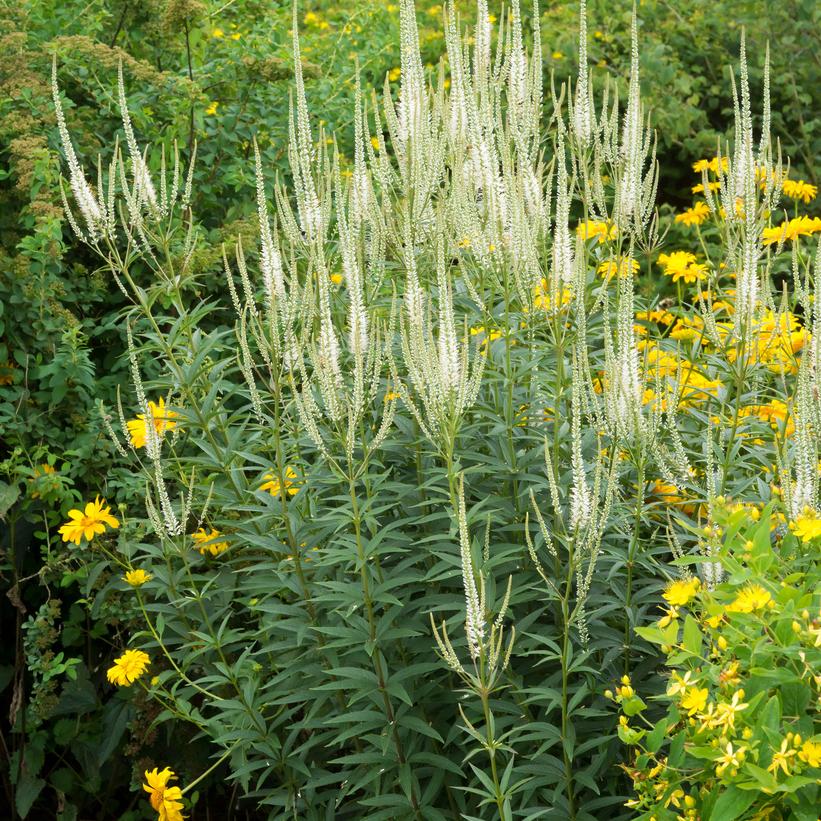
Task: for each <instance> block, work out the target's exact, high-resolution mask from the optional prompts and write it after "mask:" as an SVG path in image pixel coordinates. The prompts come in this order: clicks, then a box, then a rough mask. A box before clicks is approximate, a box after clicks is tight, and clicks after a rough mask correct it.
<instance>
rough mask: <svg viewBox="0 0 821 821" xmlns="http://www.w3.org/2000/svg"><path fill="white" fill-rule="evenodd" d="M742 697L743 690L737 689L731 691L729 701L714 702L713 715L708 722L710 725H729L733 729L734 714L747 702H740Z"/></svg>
mask: <svg viewBox="0 0 821 821" xmlns="http://www.w3.org/2000/svg"><path fill="white" fill-rule="evenodd" d="M742 698H744V691H743V690H738V691H736V692H735V693H733V698H732V700H731V701H729V702H727V701H720V702H718V704H716V710H715V715H714V716H713V718H712V721H711V722H710V726H711V727H729V728H730V729H731V730H734V729H735V714H736V713H740V712H741V711H742V710H743V709H744V708H745V707H747V704H741V703H740V701H741V699H742Z"/></svg>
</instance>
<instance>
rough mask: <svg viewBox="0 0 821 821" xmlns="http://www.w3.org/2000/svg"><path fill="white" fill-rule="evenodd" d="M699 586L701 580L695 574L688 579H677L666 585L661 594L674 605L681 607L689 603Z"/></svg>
mask: <svg viewBox="0 0 821 821" xmlns="http://www.w3.org/2000/svg"><path fill="white" fill-rule="evenodd" d="M699 587H701V582H700V581H699V579H698V577H697V576H692V577H691V578H689V579H679V580H678V581H675V582H671V583H670V584H669V585H667V589H666V590H665V591H664V593H663V594H662V595H663V596H664V598H665V600H666V601H667V602H668V603H669V604H672V605H674V606H676V607H683V606H684V605H685V604H689V603H690V601H691V600H692V599H693V597H694V596H695V595H696V593H698V589H699Z"/></svg>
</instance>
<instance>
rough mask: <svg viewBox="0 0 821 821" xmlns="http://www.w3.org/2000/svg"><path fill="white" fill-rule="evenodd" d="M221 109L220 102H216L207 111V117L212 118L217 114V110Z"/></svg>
mask: <svg viewBox="0 0 821 821" xmlns="http://www.w3.org/2000/svg"><path fill="white" fill-rule="evenodd" d="M218 108H219V100H214V101H213V102H212V103H211V105H209V106H208V108H206V109H205V114H206V116H209V117H210V116H212V115H214V114H216V113H217V109H218Z"/></svg>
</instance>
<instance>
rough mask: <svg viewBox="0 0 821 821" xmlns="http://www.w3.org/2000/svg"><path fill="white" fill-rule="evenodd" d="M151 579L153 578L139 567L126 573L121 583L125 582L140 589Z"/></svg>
mask: <svg viewBox="0 0 821 821" xmlns="http://www.w3.org/2000/svg"><path fill="white" fill-rule="evenodd" d="M153 578H154V577H153V576H152V575H151V574H150V573H147V572H146V571H145V570H143V569H142V568H141V567H138V568H137V569H136V570H128V571H126V574H125V576H123V581H125V582H127V583H128V584H130V585H131V586H132V587H142V586H143V585H144V584H145V583H146V582H150V581H151V579H153Z"/></svg>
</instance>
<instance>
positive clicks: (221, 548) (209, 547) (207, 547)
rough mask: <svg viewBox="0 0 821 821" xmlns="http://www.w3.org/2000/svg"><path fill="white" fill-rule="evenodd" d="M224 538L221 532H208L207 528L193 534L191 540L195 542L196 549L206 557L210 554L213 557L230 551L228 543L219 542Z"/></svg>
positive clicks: (212, 530)
mask: <svg viewBox="0 0 821 821" xmlns="http://www.w3.org/2000/svg"><path fill="white" fill-rule="evenodd" d="M220 536H222V533H220V532H219V530H214V529H213V528H212V529H211V530H210V531H206V530H205V528H202V527H201V528H200V529H199V530H198V531H197V532H196V533H192V534H191V538H192V539H193V540H194V542H195V547H196V549H197V550H199V552H200V553H201V554H202V555H203V556H204V555H205V554H206V553H210V554H211V555H212V556H219V554H220V553H224V552H225V551H226V550H228V542H219V541H217V539H219V538H220Z"/></svg>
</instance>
